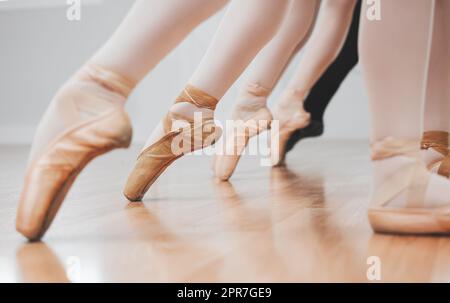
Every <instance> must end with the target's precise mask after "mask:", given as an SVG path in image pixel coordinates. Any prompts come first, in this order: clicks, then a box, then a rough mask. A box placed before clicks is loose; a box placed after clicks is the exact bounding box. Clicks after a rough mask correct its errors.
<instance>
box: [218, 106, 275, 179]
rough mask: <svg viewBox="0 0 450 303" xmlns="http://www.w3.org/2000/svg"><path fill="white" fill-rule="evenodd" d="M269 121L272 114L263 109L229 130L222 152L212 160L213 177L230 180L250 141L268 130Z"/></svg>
mask: <svg viewBox="0 0 450 303" xmlns="http://www.w3.org/2000/svg"><path fill="white" fill-rule="evenodd" d="M235 121H236V120H235ZM271 121H272V114H271V113H270V111H269V109H268V108H266V107H264V108H260V109H258V110H257V111H256V112H254V113H252V114H251V115H248V116H247V117H246V118H245V120H239V123H236V125H235V127H234V128H232V129H230V131H229V132H228V133H227V135H226V136H225V138H224V146H223V151H222V152H221V154H218V155H216V157H215V159H214V164H213V165H214V175H215V176H216V177H217V178H218V179H219V180H222V181H227V180H228V179H230V177H231V176H232V175H233V172H234V170H235V169H236V167H237V165H238V163H239V159H240V157H241V155H242V153H243V152H244V150H245V148H246V147H247V145H248V142H249V141H250V139H251V138H252V137H255V136H258V135H259V134H261V133H262V132H264V131H266V130H268V129H270V123H271Z"/></svg>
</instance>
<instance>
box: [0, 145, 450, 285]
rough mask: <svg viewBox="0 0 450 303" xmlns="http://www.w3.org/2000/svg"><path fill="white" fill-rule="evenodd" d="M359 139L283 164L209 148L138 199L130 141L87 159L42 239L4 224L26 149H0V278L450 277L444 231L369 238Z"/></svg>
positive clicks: (299, 152) (308, 151) (296, 155)
mask: <svg viewBox="0 0 450 303" xmlns="http://www.w3.org/2000/svg"><path fill="white" fill-rule="evenodd" d="M367 146H368V145H367V142H364V141H331V140H305V141H304V142H302V143H301V144H299V145H298V146H297V148H296V149H295V150H294V151H293V152H292V153H291V154H290V155H289V157H288V160H287V162H288V166H287V167H286V168H276V169H271V168H269V167H261V166H260V165H259V160H258V158H257V157H251V156H248V157H246V158H244V159H243V161H241V163H240V165H239V167H238V169H237V171H236V174H235V175H234V176H233V178H232V179H231V182H225V183H224V182H216V181H214V180H213V179H212V178H211V172H210V161H211V158H210V157H206V156H203V157H200V156H187V157H185V158H183V159H181V160H179V161H177V162H176V163H175V165H174V166H172V167H170V168H169V169H168V170H167V172H166V173H165V174H164V175H163V176H162V177H161V178H160V179H159V180H158V181H157V183H156V184H155V185H154V186H153V187H152V188H151V190H150V191H149V193H148V194H147V196H146V198H145V199H144V201H143V203H128V202H127V201H126V199H125V198H123V197H122V194H121V191H122V187H123V185H124V182H125V180H126V178H127V174H128V172H129V170H130V169H131V168H132V164H133V161H134V159H135V157H136V154H137V152H138V150H139V147H133V148H131V149H129V150H124V151H115V152H112V153H111V154H108V155H106V156H104V157H102V158H99V159H97V160H95V161H94V162H93V163H91V165H89V166H88V168H87V169H86V170H85V171H84V172H83V173H82V174H81V175H80V177H79V179H78V180H77V181H76V183H75V185H74V187H73V189H72V191H71V192H70V193H69V196H68V197H67V199H66V201H65V203H64V204H63V207H62V209H61V211H60V213H59V215H58V216H57V218H56V220H55V222H54V224H53V225H52V227H51V228H50V231H49V232H48V234H47V235H46V237H45V238H44V241H43V242H42V243H33V244H29V243H27V242H26V241H25V239H23V238H22V237H21V236H20V235H19V234H17V233H16V232H15V230H14V217H15V210H16V204H17V199H18V195H19V192H20V188H21V182H22V178H23V174H24V169H25V162H26V158H27V150H28V148H27V147H20V146H3V147H0V159H1V162H0V171H1V174H0V282H23V281H26V282H53V281H59V282H68V281H80V282H166V281H171V282H185V281H187V282H219V281H224V282H234V281H242V282H253V281H254V282H281V281H288V282H320V281H323V282H357V281H361V282H368V279H367V275H366V272H367V269H368V268H369V265H368V264H367V258H368V257H370V256H377V257H379V258H380V261H381V282H393V281H405V282H419V281H421V282H438V281H439V282H441V281H442V282H450V239H449V238H446V237H403V236H387V235H375V234H373V232H372V231H371V229H370V227H369V225H368V222H367V214H366V208H367V197H368V194H369V184H370V163H369V157H368V147H367Z"/></svg>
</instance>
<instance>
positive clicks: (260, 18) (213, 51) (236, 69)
mask: <svg viewBox="0 0 450 303" xmlns="http://www.w3.org/2000/svg"><path fill="white" fill-rule="evenodd" d="M287 6H288V1H287V0H282V1H258V0H246V1H236V0H235V1H233V2H232V3H230V6H229V8H228V10H227V13H226V15H225V17H224V19H223V20H222V23H221V25H220V27H219V29H218V31H217V33H216V35H215V36H214V39H213V41H212V43H211V45H210V47H209V49H208V51H207V52H206V54H205V56H204V57H203V59H202V61H201V62H200V65H199V67H198V68H197V70H196V71H195V73H194V74H193V75H192V77H191V79H190V80H189V84H191V85H193V86H195V87H198V88H201V89H202V90H204V91H205V92H206V93H208V94H209V95H211V96H213V97H215V98H216V99H220V98H221V97H222V96H223V95H224V94H225V92H226V91H227V90H228V88H229V87H230V86H231V85H232V84H233V83H234V81H236V79H237V78H238V77H239V75H240V74H241V73H242V72H243V71H244V69H245V68H246V67H247V65H248V64H249V63H250V62H251V61H252V60H253V58H254V57H255V56H256V54H257V53H258V52H259V51H260V50H261V49H262V47H263V46H264V45H265V44H266V43H267V42H268V41H269V40H270V39H271V38H272V37H273V36H274V34H275V33H276V32H277V30H278V27H279V25H280V23H281V20H282V19H283V16H284V14H285V9H286V8H287Z"/></svg>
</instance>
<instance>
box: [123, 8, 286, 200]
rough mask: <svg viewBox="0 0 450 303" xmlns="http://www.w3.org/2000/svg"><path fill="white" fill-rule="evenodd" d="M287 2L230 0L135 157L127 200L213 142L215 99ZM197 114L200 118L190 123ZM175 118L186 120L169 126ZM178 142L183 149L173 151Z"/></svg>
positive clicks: (137, 197) (256, 49)
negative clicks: (195, 63) (194, 67)
mask: <svg viewBox="0 0 450 303" xmlns="http://www.w3.org/2000/svg"><path fill="white" fill-rule="evenodd" d="M288 3H289V2H288V1H287V0H277V1H261V0H246V1H240V0H235V1H233V2H231V3H230V5H229V7H228V9H227V12H226V14H225V16H224V18H223V20H222V22H221V24H220V26H219V28H218V30H217V32H216V34H215V36H214V39H213V41H212V43H211V45H210V47H209V48H208V51H207V52H206V54H205V56H204V57H203V59H202V61H201V63H200V65H199V67H198V68H197V70H196V71H195V73H194V75H193V76H192V77H191V79H190V80H189V85H187V86H186V88H185V89H184V91H183V92H182V93H181V95H180V96H179V97H178V98H177V100H176V103H175V104H174V105H173V106H172V107H171V108H170V111H169V113H168V114H167V115H166V117H165V118H164V119H163V121H162V122H161V123H160V124H159V126H158V127H157V128H156V129H155V130H154V131H153V133H152V135H151V136H150V138H149V140H148V141H147V144H146V145H145V147H144V150H143V151H142V153H141V156H140V157H139V158H138V162H137V163H136V166H135V168H134V170H133V171H132V173H131V175H130V177H129V179H128V182H127V185H126V187H125V191H124V194H125V196H126V197H127V198H128V199H130V200H140V199H142V197H143V196H144V194H145V192H146V191H147V190H148V188H149V187H150V186H151V184H153V182H154V181H155V180H156V179H157V178H158V176H159V175H160V174H161V173H162V172H163V171H164V170H165V169H166V168H167V167H168V166H169V165H170V164H171V163H172V162H173V161H175V160H176V159H177V158H179V157H180V156H182V155H183V154H184V153H186V152H189V151H193V150H195V149H199V148H202V147H205V146H208V145H210V144H212V143H213V142H214V140H215V139H216V137H217V135H218V133H217V132H216V130H217V128H216V127H215V126H214V123H213V118H214V109H215V106H216V104H217V102H218V100H219V99H220V98H222V96H223V95H224V94H225V92H226V91H227V89H228V88H229V87H230V86H231V85H232V84H233V82H234V81H236V79H237V77H238V76H239V75H240V74H241V73H242V72H243V71H244V69H245V68H246V67H247V65H248V64H249V63H250V61H251V60H252V59H253V58H254V57H255V56H256V54H257V53H258V52H259V51H260V50H261V48H262V47H263V46H264V45H265V44H266V43H267V42H268V41H269V40H270V39H271V38H272V37H273V35H274V34H275V33H276V31H277V30H278V27H279V24H280V23H281V21H282V19H283V16H284V14H285V10H286V8H287V6H288ZM198 113H201V114H202V119H201V120H200V121H197V122H198V123H194V118H195V117H194V116H195V114H198ZM180 120H183V121H184V122H186V123H183V124H184V125H183V126H181V125H179V124H178V125H177V126H175V123H178V122H179V121H180ZM205 126H206V127H205ZM180 138H181V139H180ZM180 140H181V141H182V145H183V150H179V149H178V147H179V141H180ZM186 140H187V141H186ZM174 142H176V143H175V145H176V146H175V147H176V149H177V150H174Z"/></svg>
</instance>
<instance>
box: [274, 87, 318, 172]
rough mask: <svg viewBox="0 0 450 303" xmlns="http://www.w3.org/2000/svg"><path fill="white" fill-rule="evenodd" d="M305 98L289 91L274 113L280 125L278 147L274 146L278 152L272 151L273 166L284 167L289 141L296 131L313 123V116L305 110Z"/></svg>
mask: <svg viewBox="0 0 450 303" xmlns="http://www.w3.org/2000/svg"><path fill="white" fill-rule="evenodd" d="M304 98H305V95H304V94H300V93H298V92H296V91H291V90H288V91H286V92H285V94H284V95H283V97H282V101H281V102H280V103H279V104H278V105H277V107H276V108H275V110H274V111H273V118H274V120H277V121H278V123H279V132H278V145H277V146H272V149H273V148H277V150H275V151H273V150H272V151H271V162H272V165H273V166H281V165H284V163H285V158H286V143H287V141H288V140H289V138H290V137H291V135H292V134H293V133H294V132H295V131H296V130H298V129H301V128H304V127H306V126H308V124H309V123H310V121H311V115H310V114H309V113H308V112H306V111H305V109H304V108H303V100H304ZM272 135H273V134H272Z"/></svg>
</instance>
